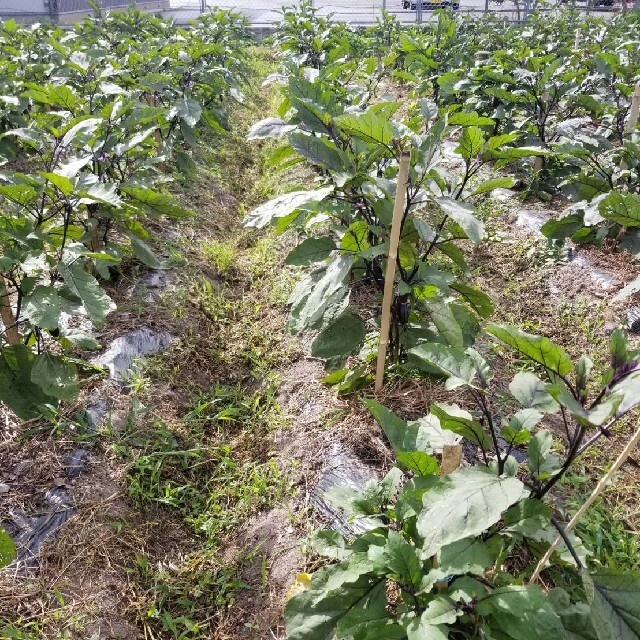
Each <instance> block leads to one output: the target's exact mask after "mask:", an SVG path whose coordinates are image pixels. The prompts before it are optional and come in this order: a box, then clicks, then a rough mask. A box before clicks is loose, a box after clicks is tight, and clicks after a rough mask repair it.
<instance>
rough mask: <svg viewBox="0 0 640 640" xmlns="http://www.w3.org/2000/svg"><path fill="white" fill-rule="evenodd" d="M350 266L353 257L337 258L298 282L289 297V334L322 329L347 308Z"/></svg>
mask: <svg viewBox="0 0 640 640" xmlns="http://www.w3.org/2000/svg"><path fill="white" fill-rule="evenodd" d="M352 264H353V256H350V255H344V256H336V257H334V258H333V259H332V260H331V261H330V262H328V263H327V264H326V265H323V266H322V267H321V268H319V269H316V271H314V272H312V273H310V274H309V275H308V276H307V277H306V278H304V279H303V280H301V281H300V283H299V284H298V286H297V287H296V288H295V289H294V290H293V292H292V294H291V296H290V297H289V303H290V304H291V305H292V306H291V314H290V317H289V322H288V325H287V326H288V328H289V330H290V331H292V332H294V333H301V332H303V331H306V330H308V329H322V328H324V327H325V326H327V325H328V324H329V323H330V322H331V321H332V320H333V319H334V318H336V317H337V316H339V315H340V314H341V313H342V312H343V311H344V310H345V309H346V308H347V305H348V303H349V288H348V287H347V286H346V284H345V279H346V278H347V276H348V274H349V273H350V271H351V266H352Z"/></svg>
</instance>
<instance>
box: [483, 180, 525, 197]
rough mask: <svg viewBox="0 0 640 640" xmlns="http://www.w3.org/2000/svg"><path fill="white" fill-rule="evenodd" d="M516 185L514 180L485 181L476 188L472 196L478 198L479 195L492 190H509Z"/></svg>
mask: <svg viewBox="0 0 640 640" xmlns="http://www.w3.org/2000/svg"><path fill="white" fill-rule="evenodd" d="M517 183H518V181H517V180H515V179H514V178H491V179H489V180H485V181H484V182H483V183H482V184H481V185H480V186H479V187H478V188H476V189H475V190H474V191H473V193H472V194H471V195H472V196H478V195H480V194H481V193H489V192H490V191H493V190H494V189H511V187H513V186H514V185H516V184H517Z"/></svg>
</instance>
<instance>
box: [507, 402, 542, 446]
mask: <svg viewBox="0 0 640 640" xmlns="http://www.w3.org/2000/svg"><path fill="white" fill-rule="evenodd" d="M542 418H543V414H542V413H540V412H539V411H536V410H535V409H522V410H520V411H518V413H516V414H514V415H513V416H512V417H511V420H509V424H507V425H506V426H505V427H502V430H501V434H502V437H503V438H504V439H505V440H506V441H507V442H509V443H510V444H514V445H522V444H525V443H527V442H529V439H530V437H531V431H532V430H533V428H534V427H535V426H536V425H537V424H538V423H539V422H540V420H542Z"/></svg>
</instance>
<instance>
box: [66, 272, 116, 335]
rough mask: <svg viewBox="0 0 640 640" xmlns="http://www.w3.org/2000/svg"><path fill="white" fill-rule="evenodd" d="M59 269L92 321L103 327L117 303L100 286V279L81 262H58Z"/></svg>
mask: <svg viewBox="0 0 640 640" xmlns="http://www.w3.org/2000/svg"><path fill="white" fill-rule="evenodd" d="M58 271H59V272H60V275H61V276H62V279H63V280H64V283H65V284H66V285H67V286H68V287H69V289H70V290H71V292H72V293H73V294H74V295H76V296H78V298H80V300H82V304H83V305H84V308H85V310H86V312H87V315H88V316H89V318H91V322H92V323H93V324H94V325H95V326H97V327H101V326H102V325H103V324H104V321H105V319H106V317H107V315H108V314H109V313H110V312H111V311H114V310H115V308H116V305H115V303H114V302H113V300H111V298H110V297H109V296H108V295H107V294H106V292H105V291H103V289H102V288H101V287H100V285H99V284H98V281H97V280H96V279H95V278H94V277H93V276H92V275H91V274H90V273H87V272H86V271H85V270H84V269H83V268H82V265H81V264H80V262H77V261H76V262H70V263H68V264H67V263H65V262H64V261H62V260H61V261H59V262H58Z"/></svg>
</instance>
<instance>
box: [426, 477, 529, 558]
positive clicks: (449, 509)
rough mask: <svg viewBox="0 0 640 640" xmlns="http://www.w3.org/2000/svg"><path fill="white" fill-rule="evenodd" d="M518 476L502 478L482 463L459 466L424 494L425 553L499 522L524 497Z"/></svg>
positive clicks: (432, 553)
mask: <svg viewBox="0 0 640 640" xmlns="http://www.w3.org/2000/svg"><path fill="white" fill-rule="evenodd" d="M523 491H524V485H523V484H522V482H520V480H518V479H517V478H501V477H499V476H496V475H495V474H493V473H491V472H489V471H485V470H482V469H480V468H478V467H467V468H464V469H457V470H456V471H454V472H453V473H451V474H449V475H448V476H445V477H443V478H440V479H439V480H438V481H437V482H436V484H435V485H434V486H433V488H432V489H431V490H430V491H428V492H427V493H425V494H424V496H423V500H422V504H423V509H422V512H421V513H420V514H419V515H418V519H417V523H416V527H417V531H418V533H419V535H420V536H421V537H422V538H423V540H424V544H423V548H422V552H423V557H425V558H426V557H431V556H432V555H434V554H435V553H437V552H438V551H439V550H440V549H441V548H442V547H443V546H444V545H446V544H451V543H452V542H456V541H457V540H462V539H463V538H468V537H471V536H477V535H479V534H480V533H482V532H483V531H485V530H486V529H488V528H489V527H490V526H491V525H493V524H495V523H496V522H498V521H499V520H500V518H501V515H502V512H503V511H505V510H506V509H508V508H509V507H510V506H511V505H512V504H514V503H515V502H517V501H518V500H520V499H521V498H522V497H523Z"/></svg>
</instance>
